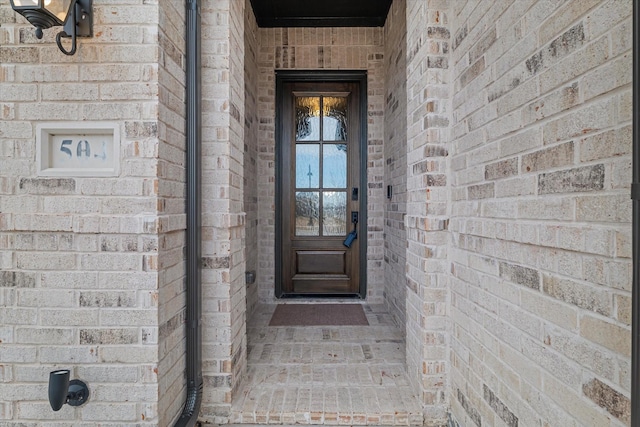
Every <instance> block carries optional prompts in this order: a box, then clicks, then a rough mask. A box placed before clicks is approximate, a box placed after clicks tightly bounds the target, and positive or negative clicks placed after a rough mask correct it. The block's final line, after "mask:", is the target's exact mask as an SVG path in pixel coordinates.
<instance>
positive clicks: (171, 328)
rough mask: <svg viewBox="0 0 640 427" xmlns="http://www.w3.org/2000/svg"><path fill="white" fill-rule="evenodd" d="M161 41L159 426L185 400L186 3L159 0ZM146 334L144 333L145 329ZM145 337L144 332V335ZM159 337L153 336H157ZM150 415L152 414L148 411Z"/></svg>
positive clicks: (158, 183) (159, 81) (177, 410)
mask: <svg viewBox="0 0 640 427" xmlns="http://www.w3.org/2000/svg"><path fill="white" fill-rule="evenodd" d="M158 6H159V13H160V17H159V26H158V35H157V37H158V45H159V48H160V56H159V61H158V85H159V90H158V98H159V100H160V103H159V105H158V118H159V120H158V126H157V127H158V139H159V141H158V166H157V170H156V172H157V176H158V179H157V185H158V189H157V192H158V208H157V209H158V219H159V223H160V230H161V234H160V238H159V241H158V260H157V265H156V268H157V271H158V292H159V298H158V301H159V304H158V328H156V329H154V330H152V331H151V332H153V335H149V336H148V337H147V340H148V341H149V342H150V343H158V358H159V361H158V376H159V387H158V396H159V399H158V408H157V410H158V413H159V414H158V415H159V419H158V422H159V425H161V426H162V425H169V424H170V423H171V421H172V420H173V417H175V416H176V415H178V414H180V412H181V410H182V405H183V404H184V401H185V394H184V391H185V386H186V381H185V377H184V376H185V375H184V373H185V363H186V361H185V357H184V352H185V345H186V344H185V327H184V323H185V317H186V312H185V293H184V289H185V264H184V260H185V257H184V251H185V248H184V245H185V224H186V217H185V181H186V169H185V162H186V157H185V152H186V146H185V144H186V135H185V117H186V109H185V77H186V76H185V67H186V64H185V56H184V55H185V46H186V42H185V7H184V4H183V3H182V2H176V1H172V2H159V3H158ZM143 333H144V332H143ZM143 337H144V336H143ZM154 339H155V341H154ZM147 416H148V415H147Z"/></svg>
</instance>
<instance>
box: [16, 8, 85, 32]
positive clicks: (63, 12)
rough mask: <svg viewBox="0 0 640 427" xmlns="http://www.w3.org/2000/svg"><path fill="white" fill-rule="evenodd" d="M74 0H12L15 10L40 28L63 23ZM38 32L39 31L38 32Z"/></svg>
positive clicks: (40, 29)
mask: <svg viewBox="0 0 640 427" xmlns="http://www.w3.org/2000/svg"><path fill="white" fill-rule="evenodd" d="M73 3H74V0H11V7H12V8H13V10H15V11H16V12H18V13H19V14H21V15H22V16H24V17H25V18H26V19H27V21H29V22H30V23H31V25H33V26H34V27H36V28H37V29H38V30H39V34H40V35H39V37H38V38H40V37H42V35H41V32H42V30H43V29H46V28H51V27H54V26H58V25H63V24H64V22H65V21H66V19H67V16H68V15H69V11H70V9H71V6H72V5H73ZM37 34H38V33H37Z"/></svg>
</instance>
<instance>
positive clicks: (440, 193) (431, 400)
mask: <svg viewBox="0 0 640 427" xmlns="http://www.w3.org/2000/svg"><path fill="white" fill-rule="evenodd" d="M449 6H450V5H449V2H448V1H427V2H425V1H423V0H408V1H407V101H408V102H407V196H406V198H407V215H406V219H405V227H406V235H407V263H406V264H407V270H406V271H407V275H406V283H407V289H406V294H407V300H406V331H407V350H406V351H407V369H408V371H409V377H410V378H411V380H412V382H413V385H414V387H415V388H416V390H418V391H419V393H420V399H421V401H422V402H423V403H424V405H425V406H424V413H425V420H426V421H427V423H430V425H441V424H442V423H443V422H444V420H445V419H446V413H447V409H448V396H447V395H446V391H447V388H448V387H447V386H448V381H447V380H448V378H447V373H448V370H449V367H448V362H447V359H448V349H449V347H448V344H449V319H448V317H447V316H448V310H447V306H448V298H449V297H448V295H449V284H450V280H449V265H448V262H447V257H448V246H449V241H450V239H449V233H448V230H447V227H448V223H449V217H448V214H449V200H448V195H449V194H448V192H449V184H450V183H449V179H448V176H447V165H448V162H447V154H448V150H449V146H450V141H449V114H450V103H451V100H450V98H451V95H450V87H449V76H450V72H449V61H448V60H449V51H450V47H451V42H450V39H451V34H450V29H449V26H450V21H449V19H448V10H449Z"/></svg>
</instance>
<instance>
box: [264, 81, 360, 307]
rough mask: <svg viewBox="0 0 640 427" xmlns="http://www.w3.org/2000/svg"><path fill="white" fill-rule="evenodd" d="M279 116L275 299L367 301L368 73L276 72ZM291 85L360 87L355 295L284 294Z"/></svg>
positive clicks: (276, 149)
mask: <svg viewBox="0 0 640 427" xmlns="http://www.w3.org/2000/svg"><path fill="white" fill-rule="evenodd" d="M275 73H276V105H275V107H276V113H275V121H276V122H275V153H274V155H275V169H276V173H275V180H276V182H275V189H276V194H275V220H276V223H275V234H276V235H275V296H276V298H296V297H301V298H308V297H312V298H332V297H340V298H349V297H351V298H361V299H365V298H366V296H367V216H368V215H367V190H368V186H367V153H368V151H367V105H368V104H367V72H366V71H364V70H314V71H300V70H276V72H275ZM292 82H318V83H320V82H353V83H357V84H358V85H359V87H360V105H359V107H360V141H359V144H358V148H359V154H360V177H359V180H358V182H359V185H360V187H359V188H360V192H359V193H360V194H359V200H358V209H359V212H360V214H359V224H360V225H359V230H358V240H359V241H360V242H359V243H360V253H359V254H358V255H359V273H360V284H359V285H360V286H359V291H358V292H356V293H354V294H335V295H334V294H322V295H317V294H301V293H296V294H291V293H286V292H283V289H282V271H283V266H282V262H283V257H282V249H283V239H282V234H283V233H282V231H283V215H282V209H281V205H282V203H281V202H282V197H283V194H282V193H283V188H282V186H283V183H282V173H281V170H282V167H286V165H281V162H282V161H281V157H282V154H281V150H282V145H281V144H280V139H281V137H282V115H281V113H280V112H281V111H282V106H283V103H284V101H285V100H284V90H283V85H284V84H285V83H292Z"/></svg>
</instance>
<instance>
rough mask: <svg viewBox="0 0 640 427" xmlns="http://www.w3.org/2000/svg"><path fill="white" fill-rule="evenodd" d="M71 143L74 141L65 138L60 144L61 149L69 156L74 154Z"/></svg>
mask: <svg viewBox="0 0 640 427" xmlns="http://www.w3.org/2000/svg"><path fill="white" fill-rule="evenodd" d="M71 143H72V141H71V140H70V139H65V140H63V141H62V144H60V151H62V152H63V153H65V154H66V155H67V156H69V158H71V157H72V156H73V154H72V153H71V149H70V148H69V145H71Z"/></svg>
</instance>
